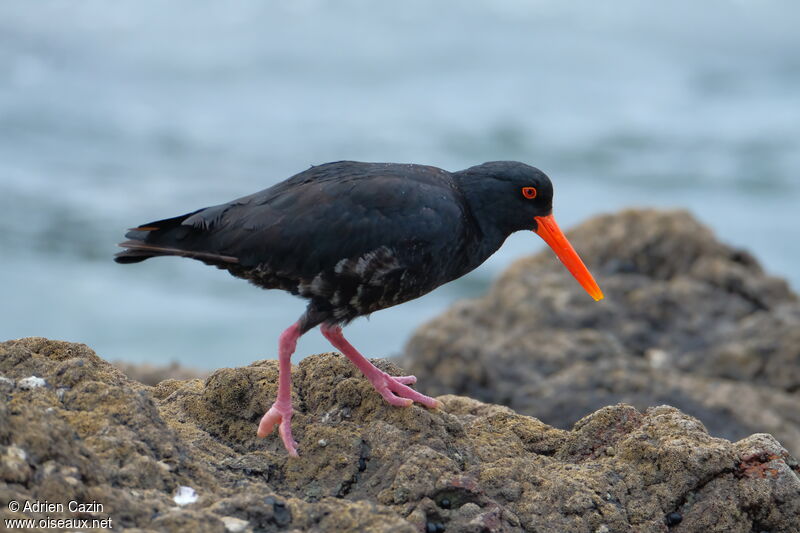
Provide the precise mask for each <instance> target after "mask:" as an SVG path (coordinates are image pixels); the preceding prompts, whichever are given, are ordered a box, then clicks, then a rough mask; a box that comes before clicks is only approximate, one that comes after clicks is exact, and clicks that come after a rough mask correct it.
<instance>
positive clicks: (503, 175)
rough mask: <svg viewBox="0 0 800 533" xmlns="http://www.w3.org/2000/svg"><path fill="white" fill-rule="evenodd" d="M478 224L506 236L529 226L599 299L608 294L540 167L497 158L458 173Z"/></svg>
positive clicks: (587, 290)
mask: <svg viewBox="0 0 800 533" xmlns="http://www.w3.org/2000/svg"><path fill="white" fill-rule="evenodd" d="M455 175H456V177H457V179H458V181H459V184H460V186H461V188H462V191H463V193H464V196H465V197H466V198H467V201H468V202H469V204H470V207H471V208H472V211H473V215H474V216H475V217H476V218H477V219H478V222H479V223H480V224H481V225H482V226H484V229H488V228H487V227H485V226H489V227H491V229H492V230H494V231H498V232H500V233H501V234H502V237H503V239H504V238H505V237H506V236H508V235H509V234H511V233H513V232H515V231H519V230H523V229H528V230H532V231H534V232H536V233H537V234H538V235H539V236H540V237H541V238H542V239H544V241H545V242H546V243H547V244H548V245H549V246H550V248H552V249H553V251H554V252H555V253H556V255H557V256H558V258H559V259H560V260H561V262H562V263H563V264H564V266H565V267H567V270H569V271H570V273H572V275H573V276H574V277H575V279H576V280H578V283H580V284H581V286H582V287H583V288H584V289H586V292H588V293H589V295H590V296H591V297H592V298H594V299H595V300H601V299H602V298H603V293H602V291H601V290H600V287H598V286H597V283H596V282H595V281H594V278H593V277H592V274H591V273H590V272H589V269H587V268H586V265H584V264H583V261H582V260H581V258H580V256H578V253H577V252H576V251H575V249H574V248H573V247H572V245H571V244H570V243H569V241H568V240H567V238H566V236H564V233H563V232H562V231H561V229H560V228H559V227H558V224H556V220H555V218H554V217H553V184H552V183H551V182H550V178H548V177H547V174H545V173H544V172H542V171H541V170H539V169H538V168H535V167H532V166H530V165H526V164H524V163H518V162H516V161H492V162H489V163H484V164H482V165H477V166H474V167H470V168H468V169H466V170H462V171H461V172H456V173H455Z"/></svg>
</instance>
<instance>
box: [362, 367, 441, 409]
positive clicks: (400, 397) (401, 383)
mask: <svg viewBox="0 0 800 533" xmlns="http://www.w3.org/2000/svg"><path fill="white" fill-rule="evenodd" d="M370 381H372V385H373V386H374V387H375V390H377V391H378V393H379V394H380V395H381V396H383V399H384V400H386V401H387V402H389V403H390V404H391V405H396V406H398V407H409V406H410V405H411V404H413V403H414V402H417V403H421V404H422V405H424V406H425V407H429V408H431V409H435V408H437V407H440V406H441V403H440V402H439V401H438V400H436V399H434V398H431V397H430V396H425V395H424V394H421V393H419V392H417V391H415V390H414V389H412V388H411V387H409V386H408V385H411V384H413V383H416V382H417V378H416V377H414V376H398V377H392V376H390V375H389V374H387V373H386V372H381V373H380V374H378V375H377V376H376V377H375V379H374V380H370Z"/></svg>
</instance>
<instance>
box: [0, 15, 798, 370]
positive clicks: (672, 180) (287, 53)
mask: <svg viewBox="0 0 800 533" xmlns="http://www.w3.org/2000/svg"><path fill="white" fill-rule="evenodd" d="M798 20H800V4H798V3H797V2H791V1H782V2H781V1H770V0H762V1H755V0H752V1H743V0H742V1H719V0H709V1H707V2H691V1H688V0H679V1H675V2H669V3H662V4H653V3H645V2H634V1H628V0H621V1H618V2H614V3H613V4H612V5H610V6H608V5H601V4H600V3H596V2H588V1H584V2H570V3H566V2H543V1H523V0H499V1H493V2H480V3H479V2H458V1H443V2H425V1H422V0H411V1H409V2H404V3H402V4H389V3H379V4H375V3H371V2H363V1H338V2H333V1H330V2H327V1H326V2H323V1H312V0H302V1H295V2H291V3H290V2H285V3H284V5H272V4H270V3H262V2H255V1H240V2H231V3H228V2H226V3H214V2H205V1H197V0H191V1H189V0H180V1H178V0H176V1H172V2H155V1H142V0H136V1H133V0H124V1H119V2H113V3H109V2H104V1H99V0H95V1H86V2H80V3H75V2H64V1H49V0H45V1H40V2H30V1H25V0H19V1H6V2H3V3H2V4H0V212H1V213H2V216H0V339H8V338H18V337H23V336H30V335H38V336H47V337H51V338H59V339H65V340H70V341H79V342H84V343H87V344H88V345H90V346H91V347H93V348H94V349H96V350H97V351H98V352H99V353H100V355H101V356H103V357H105V358H108V359H124V360H128V361H134V362H144V361H146V362H151V363H167V362H170V361H173V360H174V361H179V362H181V363H184V364H187V365H192V366H196V367H201V368H215V367H220V366H230V365H241V364H246V363H249V362H250V361H252V360H254V359H257V358H268V357H274V356H275V353H276V343H277V337H278V335H279V333H280V332H281V331H282V330H283V329H284V328H285V327H286V326H288V325H289V324H290V323H292V322H293V321H294V320H295V319H296V318H297V317H298V316H299V315H300V314H301V312H302V311H303V309H304V304H303V302H302V301H301V300H299V299H295V298H293V297H291V296H289V295H286V294H283V293H279V292H275V291H270V292H266V291H260V290H258V289H255V288H253V287H251V286H250V285H248V284H247V283H245V282H243V281H241V280H237V279H234V278H232V277H230V276H228V275H227V274H225V273H223V272H220V271H217V270H216V269H213V268H209V267H206V266H205V265H202V264H200V263H196V262H192V261H187V260H179V259H161V260H153V261H147V262H146V263H142V264H140V265H136V266H121V265H117V264H115V263H113V262H112V261H111V257H112V255H113V253H115V252H116V251H117V250H116V248H115V244H116V243H117V242H119V241H120V240H121V238H122V236H123V233H124V230H125V228H128V227H131V226H133V225H136V224H139V223H144V222H148V221H150V220H154V219H158V218H163V217H167V216H172V215H177V214H181V213H184V212H188V211H190V210H193V209H195V208H198V207H201V206H205V205H213V204H216V203H220V202H223V201H226V200H229V199H232V198H235V197H238V196H241V195H244V194H247V193H250V192H253V191H255V190H259V189H262V188H264V187H267V186H269V185H271V184H273V183H275V182H277V181H279V180H281V179H284V178H286V177H288V176H290V175H292V174H294V173H296V172H298V171H301V170H303V169H305V168H307V167H308V166H309V165H311V164H319V163H323V162H327V161H333V160H340V159H355V160H364V161H396V162H417V163H426V164H433V165H438V166H441V167H443V168H446V169H451V170H456V169H460V168H465V167H467V166H471V165H474V164H477V163H481V162H483V161H487V160H497V159H515V160H520V161H525V162H527V163H530V164H533V165H536V166H539V167H540V168H542V169H543V170H545V171H546V172H548V174H550V176H551V177H552V178H553V180H554V183H555V187H556V216H557V218H558V220H559V221H560V224H561V225H562V227H569V226H571V225H573V224H575V223H577V222H579V221H581V220H583V219H585V218H587V217H589V216H591V215H593V214H596V213H600V212H609V211H614V210H617V209H619V208H622V207H626V206H659V207H685V208H688V209H690V210H691V211H692V212H693V213H694V214H695V215H696V216H697V217H699V218H700V219H701V220H703V221H704V222H705V223H707V224H709V225H710V226H711V227H712V228H713V229H714V231H715V232H716V233H717V235H718V236H719V237H720V238H722V239H723V240H725V241H726V242H728V243H731V244H734V245H736V246H741V247H744V248H747V249H748V250H750V251H751V252H753V253H754V254H755V255H756V256H757V257H758V258H759V259H760V260H761V261H762V263H763V265H764V266H765V268H766V269H767V270H768V271H769V272H771V273H774V274H777V275H780V276H783V277H786V278H788V279H789V280H790V282H791V283H792V285H793V286H794V287H795V288H798V287H800V269H798V267H797V265H798V264H799V263H800V215H798V208H799V207H800V32H798V31H797V27H796V26H797V24H796V23H797V21H798ZM542 248H543V244H542V243H541V242H540V240H539V239H538V238H537V237H536V236H535V235H533V234H530V233H527V234H516V235H514V236H513V237H512V238H511V239H509V241H508V242H507V243H506V245H505V247H504V248H503V249H502V250H501V251H500V252H499V253H498V254H496V255H495V256H494V257H493V258H492V259H491V260H490V261H488V262H487V263H486V264H485V265H483V266H482V267H481V268H480V269H478V270H476V271H475V272H473V273H472V274H470V275H468V276H467V277H465V278H462V279H461V280H458V281H457V282H454V283H452V284H450V285H447V286H445V287H442V288H440V289H439V290H437V291H435V292H433V293H432V294H430V295H428V296H426V297H424V298H422V299H420V300H417V301H414V302H411V303H408V304H405V305H403V306H400V307H398V308H395V309H390V310H385V311H381V312H379V313H376V314H374V315H373V316H372V317H371V319H370V320H366V319H361V320H359V321H357V322H356V323H354V324H353V325H352V326H351V327H350V328H349V329H348V333H349V337H350V338H351V340H352V342H353V343H354V344H355V345H356V346H358V347H360V348H361V349H362V351H363V352H364V353H365V354H367V355H368V356H374V357H380V356H388V355H393V354H396V353H398V352H400V351H401V350H402V346H403V343H404V342H405V340H406V339H407V338H408V337H409V336H410V335H411V333H412V332H413V330H414V328H416V327H417V326H418V325H420V324H421V323H423V322H424V321H425V320H427V319H429V318H431V317H433V316H435V315H436V314H438V313H440V312H441V311H443V310H444V309H445V308H446V307H447V306H448V305H450V304H451V303H452V302H454V301H455V300H457V299H459V298H463V297H473V296H476V295H478V294H480V293H481V292H482V291H484V290H485V289H486V287H487V286H488V284H489V283H490V282H491V280H492V279H493V278H494V277H496V276H497V275H498V274H499V273H500V272H501V271H502V270H503V269H504V268H505V267H506V266H507V265H508V264H509V263H510V262H511V261H513V260H514V259H516V258H519V257H522V256H524V255H526V254H530V253H534V252H537V251H539V250H540V249H542ZM587 305H591V301H590V300H589V299H588V298H587ZM328 349H329V347H328V345H327V344H326V342H325V341H324V339H322V337H321V335H319V333H318V332H311V333H309V334H308V335H307V336H305V337H304V338H303V339H301V341H300V343H299V346H298V357H300V356H302V355H303V354H308V353H314V352H318V351H325V350H328Z"/></svg>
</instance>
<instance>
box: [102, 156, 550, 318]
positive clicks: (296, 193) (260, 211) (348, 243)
mask: <svg viewBox="0 0 800 533" xmlns="http://www.w3.org/2000/svg"><path fill="white" fill-rule="evenodd" d="M523 186H534V187H537V188H538V190H539V191H540V193H539V197H538V198H537V199H536V200H535V201H534V202H531V201H529V200H526V199H525V198H524V197H522V196H521V195H520V194H519V192H518V190H519V188H520V187H523ZM551 201H552V187H551V185H550V181H549V179H548V178H547V176H545V175H544V173H542V172H541V171H539V170H537V169H535V168H533V167H530V166H527V165H523V164H522V163H513V162H496V163H486V164H484V165H480V166H478V167H472V168H471V169H468V170H466V171H462V172H455V173H450V172H446V171H444V170H442V169H439V168H435V167H430V166H423V165H403V164H389V163H359V162H352V161H342V162H337V163H328V164H325V165H320V166H315V167H311V168H310V169H308V170H306V171H305V172H301V173H299V174H297V175H295V176H293V177H291V178H289V179H288V180H286V181H283V182H281V183H278V184H277V185H274V186H273V187H270V188H268V189H264V190H263V191H260V192H257V193H255V194H251V195H249V196H245V197H243V198H239V199H237V200H234V201H232V202H229V203H225V204H220V205H217V206H213V207H207V208H204V209H200V210H198V211H194V212H192V213H188V214H186V215H181V216H179V217H175V218H170V219H166V220H159V221H156V222H151V223H148V224H144V225H143V226H141V227H139V228H136V229H133V230H131V231H130V232H129V233H128V234H127V235H126V236H127V237H128V238H129V239H130V240H128V241H126V242H124V243H121V246H123V247H126V248H128V249H127V250H126V251H124V252H121V253H120V254H118V255H117V257H116V261H117V262H120V263H131V262H136V261H141V260H144V259H147V258H148V257H153V256H158V255H180V256H185V257H191V258H194V259H198V260H201V261H203V262H205V263H208V264H211V265H215V266H218V267H220V268H223V269H226V270H228V271H229V272H230V273H231V274H233V275H234V276H237V277H241V278H245V279H247V280H249V281H251V282H252V283H254V284H255V285H258V286H259V287H263V288H266V289H282V290H285V291H289V292H291V293H292V294H296V295H299V296H301V297H304V298H307V299H309V300H310V305H309V309H308V314H307V321H306V328H304V329H308V328H311V327H313V326H315V325H317V324H318V323H320V322H326V321H330V322H336V323H347V322H349V321H351V320H352V319H354V318H356V317H358V316H361V315H364V314H368V313H372V312H374V311H377V310H380V309H384V308H386V307H390V306H392V305H396V304H399V303H402V302H406V301H408V300H412V299H414V298H417V297H419V296H422V295H423V294H425V293H427V292H429V291H431V290H433V289H435V288H436V287H438V286H439V285H442V284H444V283H447V282H448V281H451V280H453V279H456V278H458V277H460V276H462V275H464V274H466V273H467V272H469V271H470V270H472V269H474V268H475V267H477V266H478V265H480V264H481V263H483V262H484V261H485V260H486V259H487V258H488V257H489V256H490V255H491V254H492V253H494V252H495V251H496V250H497V249H498V248H499V247H500V245H501V244H502V242H503V241H504V240H505V238H506V237H507V236H508V234H509V233H511V232H512V231H515V230H518V229H526V228H527V229H530V228H531V226H532V224H533V222H532V220H533V217H534V216H536V215H546V214H548V213H549V212H550V210H551Z"/></svg>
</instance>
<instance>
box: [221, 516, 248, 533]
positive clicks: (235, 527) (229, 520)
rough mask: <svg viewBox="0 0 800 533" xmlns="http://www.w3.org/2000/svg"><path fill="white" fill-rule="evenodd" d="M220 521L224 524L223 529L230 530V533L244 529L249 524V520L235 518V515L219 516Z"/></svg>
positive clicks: (236, 532)
mask: <svg viewBox="0 0 800 533" xmlns="http://www.w3.org/2000/svg"><path fill="white" fill-rule="evenodd" d="M221 520H222V523H223V524H225V529H227V530H228V531H230V532H231V533H238V532H239V531H244V530H245V529H247V526H249V525H250V522H248V521H247V520H242V519H241V518H236V517H235V516H223V517H222V518H221Z"/></svg>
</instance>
